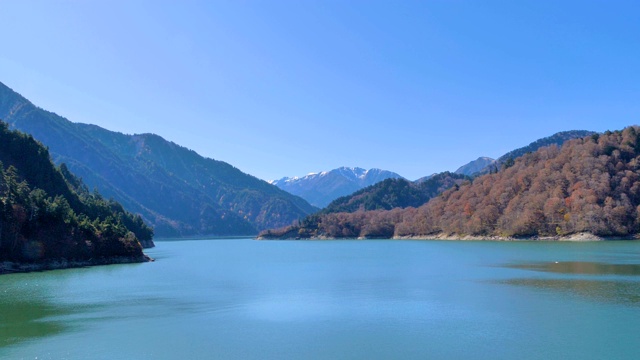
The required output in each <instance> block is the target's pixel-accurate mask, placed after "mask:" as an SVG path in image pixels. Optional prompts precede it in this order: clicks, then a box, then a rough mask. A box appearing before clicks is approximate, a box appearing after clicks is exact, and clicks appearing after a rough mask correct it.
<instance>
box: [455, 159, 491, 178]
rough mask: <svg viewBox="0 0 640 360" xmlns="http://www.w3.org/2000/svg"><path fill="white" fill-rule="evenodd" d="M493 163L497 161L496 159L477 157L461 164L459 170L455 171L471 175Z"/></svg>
mask: <svg viewBox="0 0 640 360" xmlns="http://www.w3.org/2000/svg"><path fill="white" fill-rule="evenodd" d="M493 163H495V160H494V159H492V158H490V157H486V156H482V157H479V158H477V159H476V160H473V161H471V162H469V163H467V164H465V165H462V166H460V167H459V168H458V170H456V171H455V173H456V174H462V175H467V176H471V175H473V174H475V173H477V172H479V171H482V169H484V168H486V167H488V166H489V165H492V164H493Z"/></svg>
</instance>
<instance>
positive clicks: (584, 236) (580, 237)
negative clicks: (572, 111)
mask: <svg viewBox="0 0 640 360" xmlns="http://www.w3.org/2000/svg"><path fill="white" fill-rule="evenodd" d="M256 239H257V240H366V239H380V238H370V237H367V238H365V237H358V238H349V237H344V238H335V237H329V236H312V237H308V238H304V237H296V236H269V235H261V236H258V237H256ZM386 239H393V240H451V241H466V240H472V241H578V242H580V241H627V240H639V239H640V236H639V235H638V234H636V235H634V236H632V237H628V238H620V237H615V236H612V237H605V236H598V235H594V234H592V233H588V232H581V233H574V234H567V235H557V236H530V237H525V236H520V237H513V236H480V235H467V234H446V233H437V234H430V235H410V236H393V237H389V238H386Z"/></svg>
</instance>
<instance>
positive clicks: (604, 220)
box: [263, 126, 640, 238]
mask: <svg viewBox="0 0 640 360" xmlns="http://www.w3.org/2000/svg"><path fill="white" fill-rule="evenodd" d="M639 133H640V128H638V127H635V126H634V127H628V128H626V129H624V130H622V131H616V132H606V133H604V134H602V135H598V134H594V135H592V136H588V137H584V138H580V139H575V140H570V141H568V142H565V143H564V145H563V146H562V147H558V146H557V145H551V146H548V147H543V148H540V149H538V150H537V151H536V152H534V153H530V154H525V155H524V156H522V157H520V158H518V159H516V160H515V161H514V162H513V164H508V165H506V166H504V167H503V169H502V170H500V171H498V172H497V173H494V174H487V175H484V176H481V177H478V178H476V179H474V180H473V182H469V183H465V184H463V185H462V186H459V187H454V188H452V189H450V190H447V191H445V192H444V193H442V195H441V196H438V197H436V198H434V199H432V200H431V201H430V202H428V203H427V204H425V205H423V206H421V207H419V208H407V209H394V210H390V211H370V212H356V213H331V214H324V215H318V216H312V217H308V218H306V219H305V220H304V221H302V222H301V223H300V224H299V225H296V226H292V227H288V228H285V229H280V230H278V231H271V232H270V233H263V236H264V237H265V238H269V237H278V236H281V237H290V238H305V237H392V236H396V237H402V236H418V237H430V236H435V235H437V234H439V235H443V234H444V235H446V236H452V237H460V236H466V235H472V236H479V237H492V236H498V237H536V236H541V237H544V236H567V235H571V234H576V233H590V234H593V235H596V236H603V237H632V236H634V235H635V234H637V233H638V232H639V231H640V216H639V214H640V209H639V208H638V206H640V136H639Z"/></svg>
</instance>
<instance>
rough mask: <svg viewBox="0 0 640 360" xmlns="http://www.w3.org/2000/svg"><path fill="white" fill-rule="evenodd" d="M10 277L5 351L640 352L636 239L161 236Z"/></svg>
mask: <svg viewBox="0 0 640 360" xmlns="http://www.w3.org/2000/svg"><path fill="white" fill-rule="evenodd" d="M148 253H149V255H151V256H152V257H154V258H156V259H157V261H156V262H154V263H147V264H131V265H112V266H102V267H93V268H84V269H70V270H59V271H49V272H41V273H30V274H12V275H3V276H1V277H0V358H2V359H4V358H7V359H35V358H36V357H37V358H38V359H89V358H91V359H187V358H188V359H269V358H271V359H302V358H304V359H390V358H403V359H514V358H518V359H566V358H581V359H605V358H607V359H613V358H615V359H637V358H639V357H640V345H639V344H640V320H638V319H640V316H639V314H640V270H639V268H640V242H631V241H629V242H625V241H619V242H597V243H553V242H544V243H536V242H469V241H465V242H451V241H415V240H410V241H399V240H367V241H356V240H354V241H345V240H341V241H254V240H249V239H244V240H237V239H236V240H193V241H157V247H156V248H155V249H152V250H150V251H148Z"/></svg>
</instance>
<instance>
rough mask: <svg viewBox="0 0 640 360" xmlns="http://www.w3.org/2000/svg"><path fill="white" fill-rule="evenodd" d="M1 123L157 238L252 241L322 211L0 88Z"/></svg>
mask: <svg viewBox="0 0 640 360" xmlns="http://www.w3.org/2000/svg"><path fill="white" fill-rule="evenodd" d="M0 119H4V120H5V121H7V122H8V123H9V124H10V126H11V127H12V128H15V129H19V130H21V131H24V132H27V133H29V134H31V135H33V137H34V138H36V139H37V140H39V141H41V142H42V143H43V144H45V145H46V146H47V147H48V148H49V151H50V153H51V156H52V158H53V160H54V162H55V163H57V164H61V163H65V164H66V165H67V166H68V168H69V169H70V170H71V171H72V172H73V173H75V174H77V175H78V176H79V177H81V178H82V180H83V181H84V182H85V183H86V184H87V186H89V188H97V189H99V190H100V192H101V193H102V194H103V195H104V196H106V197H112V198H114V199H115V200H117V201H118V202H120V203H122V204H123V205H124V207H125V208H126V209H128V210H129V211H132V212H134V213H138V214H140V215H141V216H142V217H143V218H144V219H145V220H146V221H147V222H149V223H150V224H152V225H153V226H154V227H155V231H156V234H157V235H158V236H164V237H167V236H193V235H252V234H256V233H257V232H258V231H259V230H261V229H265V228H269V227H277V226H282V225H285V224H288V223H291V222H292V221H294V220H296V219H298V218H301V217H304V216H305V215H307V214H309V213H311V212H314V211H316V210H317V209H315V208H314V207H313V206H311V205H309V204H308V203H307V202H306V201H304V200H303V199H301V198H299V197H296V196H293V195H291V194H289V193H287V192H285V191H282V190H280V189H278V188H277V187H276V186H272V185H270V184H268V183H267V182H265V181H262V180H259V179H257V178H255V177H253V176H251V175H247V174H245V173H243V172H241V171H240V170H238V169H236V168H235V167H233V166H231V165H229V164H227V163H225V162H222V161H217V160H213V159H209V158H205V157H202V156H200V155H198V154H197V153H196V152H194V151H192V150H189V149H187V148H184V147H182V146H179V145H177V144H175V143H173V142H170V141H167V140H165V139H163V138H161V137H160V136H157V135H153V134H138V135H125V134H121V133H117V132H113V131H109V130H105V129H103V128H101V127H98V126H95V125H87V124H80V123H73V122H71V121H69V120H67V119H65V118H63V117H61V116H59V115H56V114H54V113H51V112H48V111H45V110H43V109H40V108H38V107H36V106H34V105H33V104H32V103H31V102H29V101H28V100H27V99H25V98H24V97H22V96H21V95H19V94H17V93H16V92H14V91H12V90H11V89H10V88H8V87H7V86H5V85H4V84H1V83H0Z"/></svg>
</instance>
